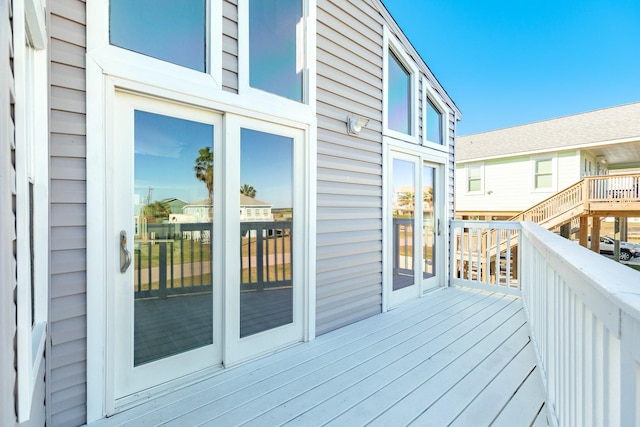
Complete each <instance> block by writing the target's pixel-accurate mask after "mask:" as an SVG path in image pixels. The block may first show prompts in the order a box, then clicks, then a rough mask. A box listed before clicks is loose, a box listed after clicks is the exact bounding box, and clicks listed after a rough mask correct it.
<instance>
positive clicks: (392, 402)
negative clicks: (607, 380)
mask: <svg viewBox="0 0 640 427" xmlns="http://www.w3.org/2000/svg"><path fill="white" fill-rule="evenodd" d="M536 380H537V381H536ZM540 384H541V382H540V379H539V374H538V372H537V370H535V355H534V353H533V349H532V346H531V344H530V340H529V336H528V327H527V325H526V320H525V317H524V312H523V309H522V303H521V301H520V299H519V298H517V297H513V296H506V295H502V294H495V293H494V294H492V293H490V292H484V291H477V290H470V289H464V288H449V289H446V290H442V291H437V292H434V293H432V294H429V295H427V296H426V297H424V298H421V299H420V300H418V301H414V302H410V303H407V304H405V305H403V306H401V307H399V308H397V309H395V310H392V311H390V312H387V313H383V314H381V315H377V316H374V317H372V318H369V319H366V320H364V321H361V322H358V323H356V324H353V325H350V326H347V327H345V328H341V329H340V330H337V331H334V332H331V333H328V334H325V335H322V336H320V337H318V338H316V339H315V340H314V341H311V342H309V343H304V344H301V345H297V346H294V347H292V348H289V349H286V350H283V351H280V352H278V353H276V354H273V355H271V356H268V357H264V358H262V359H259V360H256V361H253V362H250V363H247V364H244V365H241V366H238V367H234V368H227V369H221V370H220V372H218V373H217V374H215V375H213V376H212V377H210V378H208V379H205V380H203V381H201V382H198V383H196V384H193V385H191V386H188V387H184V388H183V389H181V390H177V391H174V392H172V393H170V394H167V395H164V396H160V397H158V398H156V399H154V400H152V401H150V402H148V403H146V404H143V405H140V406H137V407H135V408H132V409H130V410H128V411H125V412H123V413H120V414H118V415H115V416H113V417H111V418H109V419H105V420H101V421H99V422H97V423H95V425H96V426H115V425H135V426H145V425H149V426H150V425H168V426H185V425H189V426H191V425H216V426H227V425H247V426H251V425H254V426H265V425H269V426H276V425H312V426H315V425H325V424H328V425H342V426H344V425H349V426H357V425H365V424H368V423H372V425H408V424H411V423H414V424H415V425H447V424H449V423H452V422H453V423H454V424H456V423H457V425H465V423H464V421H465V420H470V419H473V420H474V425H485V424H484V423H486V425H489V424H490V423H491V421H492V420H494V419H496V420H497V421H503V420H504V421H506V424H509V422H511V425H515V424H514V422H515V423H516V424H521V423H522V422H523V421H525V420H524V419H523V417H524V416H525V415H524V414H526V417H527V420H526V422H525V424H526V425H529V424H531V423H534V422H539V423H540V425H545V423H546V418H545V417H544V416H539V413H540V408H542V407H543V405H544V395H543V392H542V388H541V386H540ZM512 406H513V408H512ZM543 412H544V411H543ZM478 414H480V415H482V416H477V415H478ZM541 415H544V414H542V413H541ZM479 420H482V421H481V423H480V424H478V422H477V421H479ZM467 425H468V424H467ZM536 425H538V424H536Z"/></svg>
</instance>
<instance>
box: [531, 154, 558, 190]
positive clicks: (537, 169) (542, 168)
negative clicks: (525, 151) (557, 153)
mask: <svg viewBox="0 0 640 427" xmlns="http://www.w3.org/2000/svg"><path fill="white" fill-rule="evenodd" d="M534 188H535V189H536V190H540V189H550V188H553V160H552V159H539V160H535V165H534Z"/></svg>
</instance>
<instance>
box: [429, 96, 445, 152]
mask: <svg viewBox="0 0 640 427" xmlns="http://www.w3.org/2000/svg"><path fill="white" fill-rule="evenodd" d="M427 140H428V141H431V142H435V143H437V144H442V113H440V111H438V110H437V109H436V107H435V106H434V105H433V103H432V102H431V100H430V99H427Z"/></svg>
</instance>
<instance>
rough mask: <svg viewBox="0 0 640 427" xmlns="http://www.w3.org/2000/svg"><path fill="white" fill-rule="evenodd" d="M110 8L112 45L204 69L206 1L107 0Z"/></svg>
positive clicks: (205, 57) (110, 37) (200, 69)
mask: <svg viewBox="0 0 640 427" xmlns="http://www.w3.org/2000/svg"><path fill="white" fill-rule="evenodd" d="M110 8H111V9H110V16H109V41H110V43H111V44H112V45H114V46H119V47H122V48H124V49H128V50H131V51H134V52H138V53H141V54H143V55H147V56H151V57H153V58H156V59H160V60H162V61H167V62H171V63H172V64H177V65H181V66H183V67H187V68H191V69H194V70H197V71H203V72H204V71H205V70H206V59H207V52H206V49H207V46H206V33H207V31H206V20H205V16H206V0H181V1H174V0H135V1H133V0H111V1H110ZM218 31H219V29H218Z"/></svg>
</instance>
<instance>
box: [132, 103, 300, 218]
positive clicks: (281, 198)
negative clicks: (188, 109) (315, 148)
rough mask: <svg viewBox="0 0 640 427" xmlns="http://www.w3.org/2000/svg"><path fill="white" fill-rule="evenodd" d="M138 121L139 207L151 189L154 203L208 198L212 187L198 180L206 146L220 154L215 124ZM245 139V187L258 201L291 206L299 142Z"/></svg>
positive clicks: (147, 116)
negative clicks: (198, 161) (197, 162)
mask: <svg viewBox="0 0 640 427" xmlns="http://www.w3.org/2000/svg"><path fill="white" fill-rule="evenodd" d="M134 117H135V178H134V181H135V183H134V187H135V189H134V191H135V194H136V195H137V196H138V200H137V203H145V202H146V200H145V199H146V197H147V195H148V193H149V187H151V189H152V190H151V200H150V201H151V202H153V201H156V200H162V199H165V198H169V197H177V198H179V199H182V200H184V201H185V202H189V203H192V202H197V201H202V200H205V199H206V198H207V197H208V193H207V187H206V185H205V184H204V182H202V181H199V180H198V179H197V178H196V177H195V171H194V166H195V160H196V158H197V157H198V155H199V153H198V150H200V149H201V148H203V147H207V146H208V147H210V148H211V150H212V151H213V153H214V157H215V156H216V155H217V153H218V150H219V148H218V147H219V145H216V142H215V141H214V137H213V135H214V131H213V126H212V125H209V124H205V123H199V122H194V121H190V120H184V119H178V118H175V117H169V116H164V115H161V114H154V113H149V112H145V111H136V112H135V116H134ZM240 139H241V141H240V182H241V184H240V185H243V184H247V185H251V186H252V187H254V189H255V190H256V192H257V193H256V199H258V200H261V201H263V202H268V203H271V204H272V206H273V207H274V208H291V207H292V206H293V200H292V197H293V196H292V195H293V188H292V186H293V139H291V138H288V137H284V136H279V135H271V134H268V133H264V132H258V131H254V130H248V129H242V131H241V138H240ZM218 144H219V143H218ZM219 188H220V187H219V186H218V187H217V189H219ZM238 191H240V188H238Z"/></svg>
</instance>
